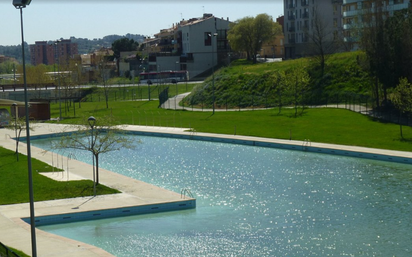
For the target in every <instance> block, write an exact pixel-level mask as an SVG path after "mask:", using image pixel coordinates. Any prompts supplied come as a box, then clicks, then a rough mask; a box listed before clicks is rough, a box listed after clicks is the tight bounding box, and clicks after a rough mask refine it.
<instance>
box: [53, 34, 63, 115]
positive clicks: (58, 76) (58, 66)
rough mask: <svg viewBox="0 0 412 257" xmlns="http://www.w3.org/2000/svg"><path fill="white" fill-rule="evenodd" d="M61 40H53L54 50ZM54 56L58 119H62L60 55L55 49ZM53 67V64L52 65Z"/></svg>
mask: <svg viewBox="0 0 412 257" xmlns="http://www.w3.org/2000/svg"><path fill="white" fill-rule="evenodd" d="M60 42H61V40H56V42H54V46H55V48H54V49H55V50H56V48H57V44H58V43H60ZM55 55H56V58H57V79H58V87H59V89H58V91H59V121H60V120H62V99H61V94H60V56H59V52H58V51H57V54H56V53H55ZM53 67H54V65H53Z"/></svg>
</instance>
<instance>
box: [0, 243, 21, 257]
mask: <svg viewBox="0 0 412 257" xmlns="http://www.w3.org/2000/svg"><path fill="white" fill-rule="evenodd" d="M0 257H20V256H19V255H18V254H17V253H15V252H13V251H12V250H11V249H10V248H8V247H7V246H5V245H4V244H2V243H0Z"/></svg>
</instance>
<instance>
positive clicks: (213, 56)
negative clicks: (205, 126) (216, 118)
mask: <svg viewBox="0 0 412 257" xmlns="http://www.w3.org/2000/svg"><path fill="white" fill-rule="evenodd" d="M209 36H210V37H212V35H211V34H209ZM213 36H214V37H216V36H217V33H213ZM211 44H212V75H213V82H212V91H213V92H212V95H213V96H212V97H213V103H212V108H213V114H215V53H214V49H213V37H212V43H211Z"/></svg>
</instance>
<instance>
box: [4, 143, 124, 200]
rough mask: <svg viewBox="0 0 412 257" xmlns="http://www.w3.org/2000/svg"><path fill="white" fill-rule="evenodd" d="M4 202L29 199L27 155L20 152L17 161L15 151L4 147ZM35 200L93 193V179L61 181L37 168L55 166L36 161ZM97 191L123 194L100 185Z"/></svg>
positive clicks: (34, 169)
mask: <svg viewBox="0 0 412 257" xmlns="http://www.w3.org/2000/svg"><path fill="white" fill-rule="evenodd" d="M0 171H1V172H0V192H1V194H0V204H1V205H3V204H15V203H25V202H29V185H28V172H27V157H26V156H25V155H20V157H19V161H18V162H17V161H16V155H15V154H14V152H13V151H10V150H7V149H4V148H2V147H0ZM32 171H33V191H34V201H45V200H54V199H64V198H73V197H80V196H92V195H93V182H92V181H90V180H80V181H65V182H59V181H55V180H52V179H49V178H47V177H45V176H42V175H40V174H38V172H37V171H42V172H46V171H52V167H51V166H49V165H47V164H45V163H43V162H40V161H38V160H36V159H33V160H32ZM96 193H97V194H99V195H102V194H114V193H119V191H117V190H115V189H111V188H108V187H106V186H103V185H98V186H97V190H96Z"/></svg>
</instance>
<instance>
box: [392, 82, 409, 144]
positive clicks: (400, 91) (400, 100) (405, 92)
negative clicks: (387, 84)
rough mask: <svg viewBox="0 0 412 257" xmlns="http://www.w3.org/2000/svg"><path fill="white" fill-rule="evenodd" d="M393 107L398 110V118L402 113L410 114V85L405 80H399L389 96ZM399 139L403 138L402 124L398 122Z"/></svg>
mask: <svg viewBox="0 0 412 257" xmlns="http://www.w3.org/2000/svg"><path fill="white" fill-rule="evenodd" d="M389 98H390V99H391V100H392V102H393V104H394V105H395V107H396V108H397V109H398V110H399V113H400V117H402V113H411V112H412V84H411V83H409V82H408V80H407V79H406V78H402V79H400V80H399V84H398V85H397V86H396V88H395V89H394V90H393V92H392V93H391V94H390V95H389ZM399 126H400V133H401V137H402V138H403V132H402V122H399Z"/></svg>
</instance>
